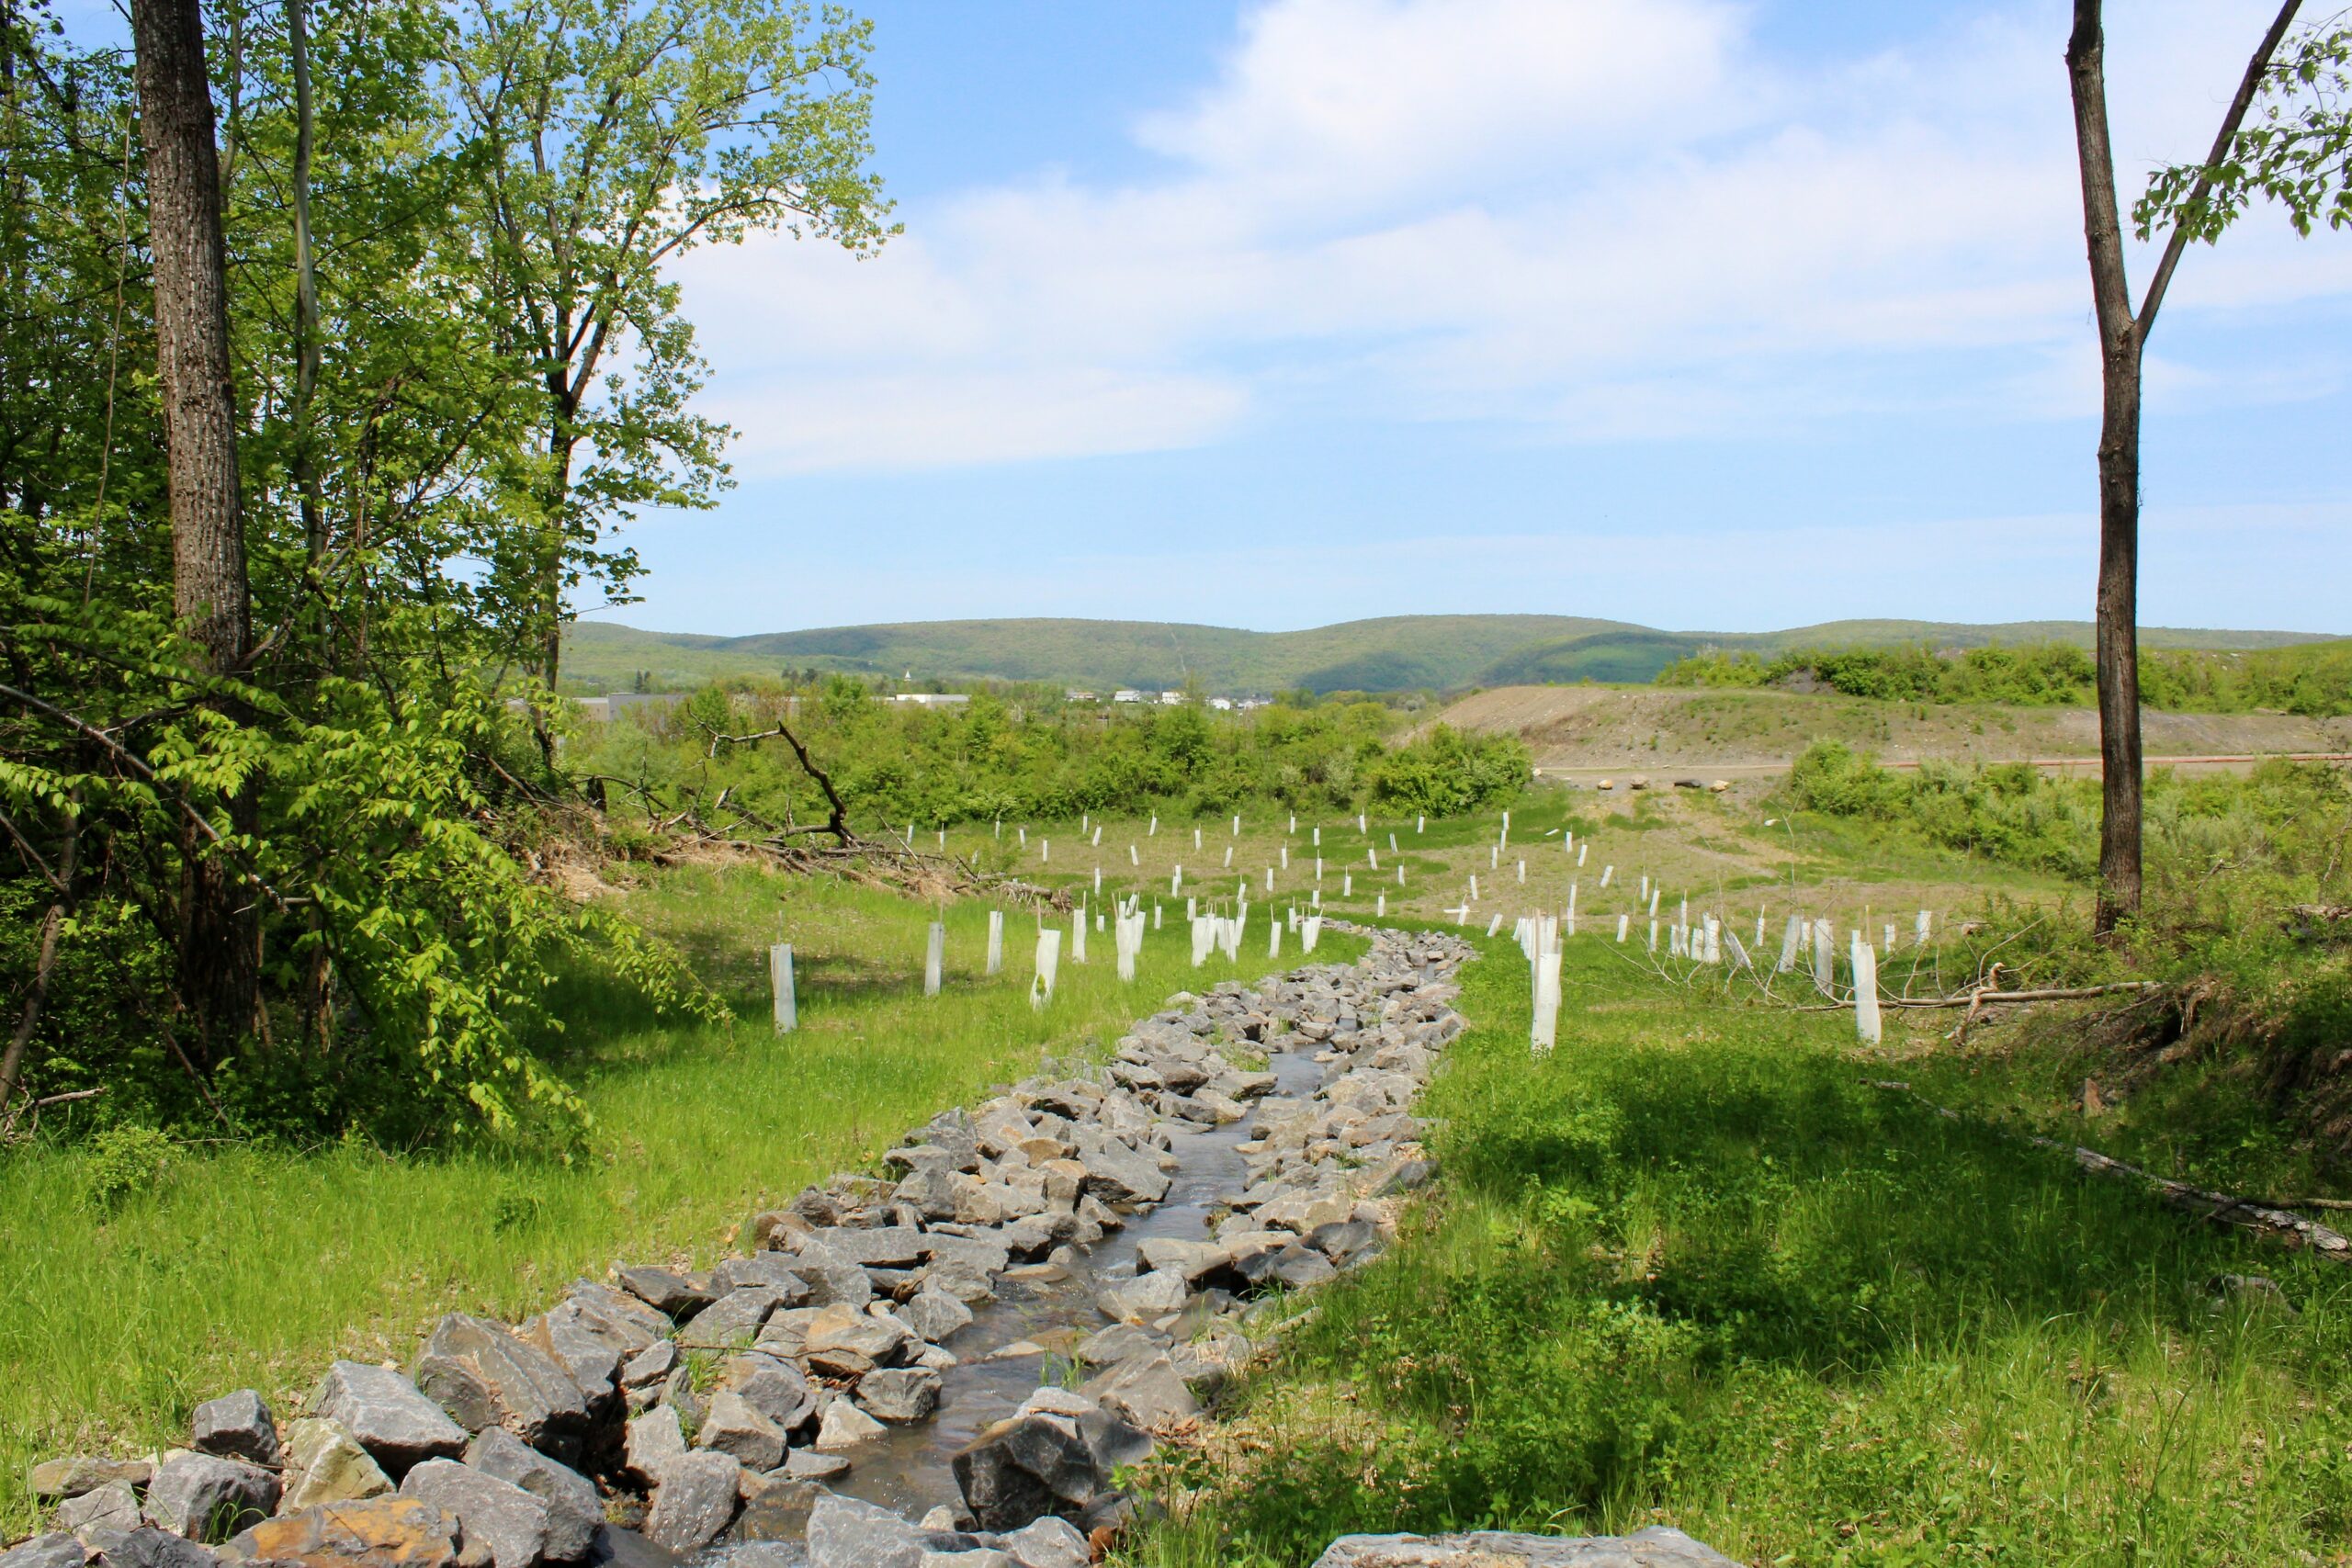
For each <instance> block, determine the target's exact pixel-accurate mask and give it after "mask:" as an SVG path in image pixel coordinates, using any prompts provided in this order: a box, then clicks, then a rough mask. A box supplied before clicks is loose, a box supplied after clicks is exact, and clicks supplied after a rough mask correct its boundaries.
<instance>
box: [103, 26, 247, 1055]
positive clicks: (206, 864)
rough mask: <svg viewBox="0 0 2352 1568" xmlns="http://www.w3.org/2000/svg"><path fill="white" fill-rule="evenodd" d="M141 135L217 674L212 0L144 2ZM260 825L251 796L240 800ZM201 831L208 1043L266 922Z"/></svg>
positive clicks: (236, 593)
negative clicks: (207, 38)
mask: <svg viewBox="0 0 2352 1568" xmlns="http://www.w3.org/2000/svg"><path fill="white" fill-rule="evenodd" d="M130 23H131V38H132V41H133V44H134V45H135V48H136V51H137V70H136V80H137V84H138V92H139V129H140V139H141V142H142V143H143V144H144V145H145V147H146V152H147V214H148V228H149V231H150V232H149V242H148V243H149V248H150V250H151V251H152V252H153V258H154V294H155V359H156V373H157V379H158V381H159V382H160V384H161V388H162V392H163V411H164V442H165V449H166V455H167V457H168V458H169V464H170V495H171V509H172V600H173V608H174V609H175V612H176V613H177V615H178V616H179V618H180V620H181V622H182V624H183V625H184V626H186V627H187V630H188V633H189V635H190V636H191V637H193V638H194V639H195V641H196V644H197V647H198V650H199V652H200V656H201V657H202V659H203V660H204V662H205V663H206V665H207V666H208V667H209V668H210V669H211V670H212V671H214V672H216V673H221V674H228V673H235V672H241V671H243V667H244V663H245V659H246V655H247V653H248V651H249V650H250V649H251V647H252V641H253V625H252V610H251V605H250V602H249V599H248V595H247V586H246V576H245V539H244V526H243V517H242V515H241V513H240V511H239V507H238V492H237V424H236V392H235V387H234V384H233V383H232V380H231V373H230V363H229V302H228V277H227V266H226V262H225V256H224V247H223V245H222V242H221V232H220V152H219V149H218V147H217V146H216V145H215V144H214V140H213V118H212V93H211V87H210V84H209V81H208V80H207V78H206V75H205V61H204V19H203V9H202V6H201V5H200V3H199V0H134V3H133V4H132V6H131V8H130ZM230 809H231V815H232V818H242V820H241V821H240V822H239V823H238V826H239V827H243V826H246V825H247V824H249V823H250V822H251V820H252V818H253V813H254V806H253V799H252V795H251V792H250V791H248V792H247V793H246V794H245V795H243V797H241V798H240V799H238V800H235V801H232V802H231V803H230ZM204 849H205V846H204V845H203V844H202V843H201V842H200V841H199V840H197V839H196V838H195V837H194V836H193V834H192V832H191V835H190V836H188V837H187V840H186V841H185V842H184V843H183V845H182V860H183V863H184V864H185V866H186V868H187V869H186V872H185V874H184V879H183V905H182V909H181V946H180V999H181V1001H182V1003H183V1004H184V1005H186V1006H187V1008H188V1009H189V1010H191V1011H192V1012H193V1013H194V1014H195V1015H196V1019H197V1021H198V1024H199V1026H200V1027H201V1030H202V1032H203V1033H204V1034H205V1035H206V1036H208V1037H209V1036H212V1035H214V1034H216V1033H220V1032H226V1031H230V1030H243V1029H244V1028H246V1027H248V1026H250V1024H251V1023H252V1021H253V1017H254V1009H255V1006H256V1002H257V995H258V993H257V978H256V963H255V953H254V949H255V944H256V942H257V940H258V935H259V926H258V922H257V920H256V919H255V918H254V915H253V913H252V912H251V911H249V910H246V909H244V908H241V906H243V903H244V900H243V897H241V895H240V890H239V888H238V887H237V886H236V881H235V878H234V876H233V875H232V873H231V871H230V869H229V867H228V866H227V865H225V864H223V863H221V862H220V861H219V860H216V859H213V858H210V857H209V856H208V855H207V854H206V853H205V852H204Z"/></svg>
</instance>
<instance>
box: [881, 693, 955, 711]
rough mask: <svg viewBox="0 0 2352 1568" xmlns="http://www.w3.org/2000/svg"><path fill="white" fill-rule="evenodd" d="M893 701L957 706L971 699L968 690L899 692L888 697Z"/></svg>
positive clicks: (926, 705) (919, 704)
mask: <svg viewBox="0 0 2352 1568" xmlns="http://www.w3.org/2000/svg"><path fill="white" fill-rule="evenodd" d="M890 700H891V701H892V702H894V703H912V704H913V705H915V706H917V707H919V708H959V707H962V706H963V705H965V704H967V703H968V702H970V701H971V700H972V697H971V694H970V693H968V692H900V693H898V694H896V695H894V696H892V697H891V699H890Z"/></svg>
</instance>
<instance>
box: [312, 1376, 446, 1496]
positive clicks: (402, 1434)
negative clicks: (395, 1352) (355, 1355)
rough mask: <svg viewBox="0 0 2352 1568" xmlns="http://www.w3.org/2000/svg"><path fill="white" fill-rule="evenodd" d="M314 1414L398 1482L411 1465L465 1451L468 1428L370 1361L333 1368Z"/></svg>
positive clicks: (315, 1400)
mask: <svg viewBox="0 0 2352 1568" xmlns="http://www.w3.org/2000/svg"><path fill="white" fill-rule="evenodd" d="M311 1414H312V1415H314V1416H325V1417H326V1418H327V1419H328V1420H330V1421H333V1422H334V1423H335V1424H336V1425H337V1426H340V1427H342V1428H343V1429H344V1430H345V1431H346V1432H349V1433H350V1434H351V1435H352V1437H353V1438H356V1440H357V1441H358V1443H359V1446H360V1447H361V1448H363V1449H366V1450H368V1454H369V1455H370V1456H371V1457H373V1458H374V1460H375V1461H376V1462H377V1463H378V1464H379V1465H381V1466H383V1468H384V1473H385V1474H386V1475H389V1476H390V1477H391V1478H392V1479H393V1480H394V1481H398V1480H399V1479H400V1478H401V1476H403V1475H406V1474H407V1473H408V1472H409V1467H410V1466H412V1465H414V1464H418V1463H421V1462H422V1461H425V1460H428V1459H448V1458H452V1457H454V1456H456V1455H458V1454H461V1453H463V1452H465V1451H466V1430H465V1428H464V1427H460V1426H458V1424H457V1423H456V1422H455V1421H452V1420H450V1419H449V1416H448V1413H447V1411H445V1410H443V1409H442V1408H441V1407H440V1406H439V1405H437V1404H434V1403H433V1401H431V1400H429V1399H427V1398H425V1397H424V1394H422V1393H418V1392H417V1387H416V1385H415V1384H414V1383H413V1382H409V1381H408V1379H406V1378H404V1377H402V1376H401V1374H400V1373H398V1372H396V1371H391V1370H390V1368H387V1367H371V1366H369V1365H368V1363H366V1362H365V1361H337V1362H335V1363H334V1365H333V1366H331V1367H329V1368H328V1369H327V1375H326V1376H325V1377H324V1378H323V1379H322V1380H321V1381H320V1383H319V1387H318V1392H317V1393H313V1394H312V1395H311Z"/></svg>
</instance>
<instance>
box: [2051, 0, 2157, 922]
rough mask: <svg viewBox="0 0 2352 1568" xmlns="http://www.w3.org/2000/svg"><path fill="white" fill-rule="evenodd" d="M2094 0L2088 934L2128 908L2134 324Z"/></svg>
mask: <svg viewBox="0 0 2352 1568" xmlns="http://www.w3.org/2000/svg"><path fill="white" fill-rule="evenodd" d="M2105 56H2106V40H2105V39H2104V38H2103V37H2102V35H2101V32H2100V27H2099V0H2075V28H2074V33H2073V36H2072V37H2071V38H2069V39H2068V40H2067V43H2066V75H2067V81H2068V85H2069V86H2070V87H2071V89H2072V91H2073V95H2074V100H2075V153H2076V161H2077V163H2078V164H2080V165H2081V169H2082V181H2083V232H2084V238H2085V239H2086V242H2087V243H2088V246H2089V251H2090V264H2091V300H2092V303H2093V305H2094V307H2095V308H2096V311H2097V315H2098V343H2099V395H2100V402H2101V405H2102V406H2101V412H2100V419H2099V434H2098V739H2099V766H2100V783H2099V793H2100V806H2101V811H2100V818H2099V835H2098V884H2099V886H2098V913H2097V915H2096V917H2095V918H2094V925H2093V929H2094V930H2095V931H2098V933H2099V934H2100V935H2102V936H2103V935H2105V934H2106V933H2107V932H2109V931H2112V930H2114V928H2115V923H2116V921H2117V920H2118V919H2121V918H2123V917H2125V916H2127V915H2131V914H2133V913H2136V912H2137V911H2138V909H2139V908H2140V655H2139V573H2140V328H2139V324H2138V323H2137V322H2136V321H2134V320H2133V319H2132V314H2131V286H2130V284H2129V283H2128V282H2127V280H2126V278H2125V276H2124V271H2123V229H2122V223H2121V220H2120V217H2119V215H2118V212H2117V209H2116V202H2115V154H2114V149H2113V147H2112V145H2111V143H2110V141H2109V133H2108V125H2107V67H2106V60H2105Z"/></svg>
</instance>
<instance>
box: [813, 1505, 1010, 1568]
mask: <svg viewBox="0 0 2352 1568" xmlns="http://www.w3.org/2000/svg"><path fill="white" fill-rule="evenodd" d="M981 1545H982V1543H981V1542H980V1541H979V1540H978V1539H977V1538H975V1537H972V1536H968V1535H964V1534H962V1533H960V1532H958V1531H955V1530H933V1529H924V1528H923V1527H922V1526H921V1525H918V1524H912V1523H910V1522H909V1521H908V1520H906V1519H903V1518H900V1517H899V1516H898V1515H896V1514H894V1513H892V1512H891V1511H890V1510H889V1509H888V1508H885V1507H881V1506H877V1505H876V1504H873V1503H868V1502H865V1501H864V1500H863V1499H861V1498H856V1497H843V1496H842V1495H839V1494H837V1493H831V1492H828V1493H826V1494H824V1495H822V1496H820V1497H819V1498H818V1499H817V1504H816V1506H815V1507H814V1508H812V1509H810V1510H809V1568H919V1565H920V1564H922V1562H924V1561H925V1560H926V1559H927V1558H930V1557H933V1556H934V1555H936V1556H938V1557H940V1558H941V1559H943V1560H944V1561H948V1562H953V1561H956V1558H955V1557H954V1556H952V1555H950V1554H953V1553H961V1552H967V1551H977V1550H979V1549H981Z"/></svg>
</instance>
